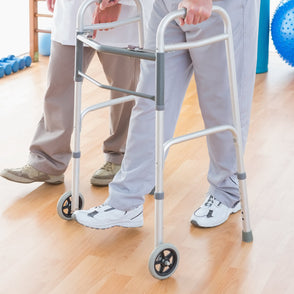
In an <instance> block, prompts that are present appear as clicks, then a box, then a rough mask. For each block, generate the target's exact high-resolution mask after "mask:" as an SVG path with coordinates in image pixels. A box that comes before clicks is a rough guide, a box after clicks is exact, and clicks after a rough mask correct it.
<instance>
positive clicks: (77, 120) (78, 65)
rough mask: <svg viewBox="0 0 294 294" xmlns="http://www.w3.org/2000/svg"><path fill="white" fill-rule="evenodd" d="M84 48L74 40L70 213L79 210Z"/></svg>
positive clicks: (79, 42)
mask: <svg viewBox="0 0 294 294" xmlns="http://www.w3.org/2000/svg"><path fill="white" fill-rule="evenodd" d="M83 55H84V46H83V43H82V42H81V41H79V40H76V48H75V75H74V81H75V90H74V118H73V136H74V137H73V153H72V157H73V173H72V201H71V213H73V212H74V211H75V210H77V209H78V208H79V173H80V157H81V152H80V132H81V97H82V84H83V77H82V76H81V75H80V74H79V72H80V71H82V68H83Z"/></svg>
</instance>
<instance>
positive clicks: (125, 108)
mask: <svg viewBox="0 0 294 294" xmlns="http://www.w3.org/2000/svg"><path fill="white" fill-rule="evenodd" d="M94 54H95V51H94V50H92V49H91V48H85V50H84V70H86V69H87V68H88V65H89V63H90V61H91V60H92V57H93V56H94ZM98 57H99V59H100V62H101V64H102V66H103V70H104V73H105V75H106V78H107V80H108V82H109V84H110V85H112V86H115V87H121V88H125V89H130V90H135V89H136V85H137V82H138V77H139V71H140V65H139V60H137V59H134V58H130V57H124V56H117V55H109V54H103V53H98ZM74 58H75V48H74V46H65V45H61V44H60V43H58V42H54V41H52V44H51V56H50V61H49V67H48V82H47V83H48V85H47V90H46V93H45V99H44V113H43V115H42V118H41V120H40V122H39V124H38V127H37V130H36V132H35V136H34V138H33V141H32V143H31V146H30V154H29V160H28V163H29V164H30V165H32V166H33V167H34V168H36V169H38V170H40V171H42V172H45V173H48V174H51V175H59V174H62V173H63V172H64V171H65V170H66V168H67V166H68V163H69V161H70V158H71V148H70V141H71V134H72V130H73V108H74V80H73V76H74ZM121 96H124V94H122V93H119V92H116V91H111V94H110V97H111V99H115V98H117V97H121ZM132 107H133V103H132V102H128V103H124V104H119V105H116V106H113V107H111V110H110V136H109V137H108V138H107V139H106V140H105V141H104V144H103V151H104V153H105V155H106V160H107V161H110V162H113V163H115V164H120V163H121V161H122V158H123V155H124V151H125V142H126V138H127V131H128V126H129V118H130V114H131V110H132Z"/></svg>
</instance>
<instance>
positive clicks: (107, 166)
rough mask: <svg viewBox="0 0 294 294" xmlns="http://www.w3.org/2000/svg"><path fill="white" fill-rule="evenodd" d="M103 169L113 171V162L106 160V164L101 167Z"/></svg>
mask: <svg viewBox="0 0 294 294" xmlns="http://www.w3.org/2000/svg"><path fill="white" fill-rule="evenodd" d="M101 169H104V170H106V171H112V163H111V162H109V161H108V162H106V163H105V164H104V166H103V167H101Z"/></svg>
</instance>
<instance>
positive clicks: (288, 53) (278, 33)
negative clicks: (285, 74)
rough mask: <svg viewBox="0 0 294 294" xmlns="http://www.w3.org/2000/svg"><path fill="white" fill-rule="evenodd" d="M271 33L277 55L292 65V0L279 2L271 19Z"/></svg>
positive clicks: (293, 49) (293, 38)
mask: <svg viewBox="0 0 294 294" xmlns="http://www.w3.org/2000/svg"><path fill="white" fill-rule="evenodd" d="M271 33H272V39H273V43H274V45H275V47H276V49H277V51H278V53H279V55H280V56H281V57H282V59H283V60H284V61H285V62H286V63H288V64H289V65H290V66H294V0H283V1H281V2H280V4H279V6H278V7H277V9H276V11H275V13H274V16H273V19H272V23H271Z"/></svg>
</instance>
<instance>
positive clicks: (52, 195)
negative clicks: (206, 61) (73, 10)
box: [0, 55, 294, 294]
mask: <svg viewBox="0 0 294 294" xmlns="http://www.w3.org/2000/svg"><path fill="white" fill-rule="evenodd" d="M95 61H96V62H93V63H92V65H91V67H90V72H91V73H92V74H93V75H94V76H96V77H97V78H98V79H99V80H101V81H103V80H104V77H103V74H102V72H101V69H100V68H99V67H98V66H97V60H95ZM47 62H48V60H47V58H42V59H41V61H40V62H39V63H38V64H33V65H32V66H31V68H29V69H26V70H24V71H22V72H19V73H16V74H14V75H12V76H10V77H5V78H3V79H1V80H0V133H1V144H0V158H1V160H0V168H1V169H2V168H5V167H18V166H21V165H23V164H25V163H26V160H27V154H28V146H29V143H30V141H31V139H32V136H33V133H34V130H35V126H36V124H37V122H38V119H39V117H40V114H41V111H42V96H43V93H44V90H45V85H46V69H47ZM84 86H85V96H84V97H85V99H84V103H83V104H84V106H86V105H90V104H92V103H94V101H95V100H97V99H98V100H103V99H105V98H107V95H108V93H107V92H105V91H103V90H101V89H98V88H96V86H92V85H90V84H89V83H87V82H85V83H84ZM196 101H197V100H196V99H195V85H194V84H193V83H192V84H191V86H190V88H189V91H188V93H187V97H186V100H185V103H184V106H183V108H182V114H181V117H180V120H179V124H178V127H177V131H176V133H177V134H183V133H186V132H188V131H191V130H196V129H200V128H202V120H201V116H200V113H199V109H198V105H197V103H196ZM195 109H196V115H195ZM107 119H108V111H107V110H103V111H100V113H99V114H98V113H97V112H95V113H92V114H90V115H89V116H88V117H86V119H85V121H84V124H83V131H82V135H81V140H82V154H83V156H82V161H81V179H80V182H81V192H82V193H83V195H84V197H85V199H86V203H85V206H86V208H88V207H92V206H93V205H96V204H100V203H101V202H103V201H104V199H105V198H106V197H107V188H94V187H91V185H90V183H89V179H90V177H91V175H92V173H93V172H94V171H95V169H97V168H98V167H99V166H100V165H101V164H102V163H103V160H104V159H103V155H102V154H101V144H102V141H103V138H106V136H107V133H108V128H107V127H106V121H107ZM293 128H294V70H293V68H290V67H289V66H287V65H285V64H283V62H282V61H281V59H280V58H279V57H277V56H275V55H271V56H270V66H269V72H268V73H267V74H261V75H258V76H257V82H256V89H255V96H254V103H253V111H252V120H251V129H250V135H249V140H248V145H247V150H246V158H245V163H246V167H247V174H248V193H249V204H250V214H251V223H252V228H253V233H254V242H253V243H251V244H245V243H242V242H241V221H240V214H239V213H238V214H236V215H233V216H232V217H231V218H230V219H229V220H228V222H227V223H225V224H224V225H222V226H220V227H218V228H214V229H197V228H194V227H192V226H191V225H190V223H189V219H190V216H191V214H192V212H193V210H194V208H196V207H197V206H198V205H199V204H200V203H202V201H203V199H204V194H205V192H206V190H207V187H208V185H207V182H206V172H207V168H208V157H207V151H206V144H205V139H199V140H198V141H195V142H189V143H185V144H181V145H177V146H175V147H173V148H172V150H171V152H170V153H169V156H168V159H167V163H166V169H165V192H166V195H167V198H166V200H165V220H164V224H165V241H166V242H169V243H172V244H174V245H175V246H176V247H177V248H178V249H179V251H180V255H181V257H180V264H179V267H178V269H177V271H176V272H175V273H174V275H173V276H172V277H171V278H169V279H168V280H165V281H158V280H156V279H154V278H153V277H152V276H151V275H150V274H149V271H148V259H149V255H150V253H151V251H152V250H153V233H154V229H153V225H154V220H153V218H154V216H153V213H154V201H153V198H152V197H151V196H147V197H146V203H145V209H144V216H145V225H144V227H143V228H140V229H123V228H114V229H111V230H104V231H95V230H91V229H88V228H84V227H82V226H80V225H78V224H77V223H75V222H73V221H64V220H62V219H60V218H59V216H58V215H57V212H56V203H57V201H58V199H59V197H60V196H61V195H62V193H64V192H65V191H68V190H70V189H71V188H70V187H71V166H70V167H69V169H68V170H67V172H66V180H65V184H64V185H59V186H51V185H48V184H38V183H34V184H28V185H22V184H17V183H12V182H9V181H6V180H4V179H2V178H1V179H0V187H1V205H0V293H1V294H2V293H5V294H10V293H11V294H16V293H25V294H34V293H38V294H43V293H58V294H59V293H79V294H82V293H99V294H102V293H107V294H108V293H111V294H112V293H127V294H140V293H148V294H151V293H156V294H159V293H160V294H163V293H169V294H189V293H193V294H198V293H200V294H203V293H208V294H214V293H215V294H219V293H232V294H236V293H238V294H239V293H244V294H247V293H248V294H257V293H258V294H259V293H264V294H276V293H283V294H284V293H287V294H290V293H294V281H293V273H294V221H293V211H294V210H293V207H294V198H293V191H294V181H293V174H294V135H293Z"/></svg>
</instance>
